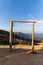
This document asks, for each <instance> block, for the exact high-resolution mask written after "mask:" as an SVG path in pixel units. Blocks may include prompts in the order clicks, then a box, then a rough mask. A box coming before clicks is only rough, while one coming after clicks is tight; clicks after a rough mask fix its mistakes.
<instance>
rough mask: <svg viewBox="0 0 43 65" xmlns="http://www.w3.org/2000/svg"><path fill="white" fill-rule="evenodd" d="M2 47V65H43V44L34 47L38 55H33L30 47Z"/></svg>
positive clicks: (0, 50) (0, 60)
mask: <svg viewBox="0 0 43 65" xmlns="http://www.w3.org/2000/svg"><path fill="white" fill-rule="evenodd" d="M12 48H13V51H12V52H10V51H9V46H0V65H43V44H41V43H40V45H36V46H34V49H35V51H36V52H37V53H36V54H31V53H30V51H31V48H32V47H31V46H30V45H15V46H13V47H12Z"/></svg>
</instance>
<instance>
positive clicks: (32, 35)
mask: <svg viewBox="0 0 43 65" xmlns="http://www.w3.org/2000/svg"><path fill="white" fill-rule="evenodd" d="M32 53H34V23H32Z"/></svg>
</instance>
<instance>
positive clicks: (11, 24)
mask: <svg viewBox="0 0 43 65" xmlns="http://www.w3.org/2000/svg"><path fill="white" fill-rule="evenodd" d="M12 32H13V22H10V51H12Z"/></svg>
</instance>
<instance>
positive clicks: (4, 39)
mask: <svg viewBox="0 0 43 65" xmlns="http://www.w3.org/2000/svg"><path fill="white" fill-rule="evenodd" d="M12 35H13V43H12V44H13V45H15V44H31V42H32V39H31V34H29V35H28V34H24V33H21V32H13V33H12ZM34 42H35V44H37V43H38V42H41V40H36V39H34ZM0 44H2V45H8V44H9V32H8V31H5V30H0Z"/></svg>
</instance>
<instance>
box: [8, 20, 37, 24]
mask: <svg viewBox="0 0 43 65" xmlns="http://www.w3.org/2000/svg"><path fill="white" fill-rule="evenodd" d="M9 22H24V23H36V21H34V20H10V21H9Z"/></svg>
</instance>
